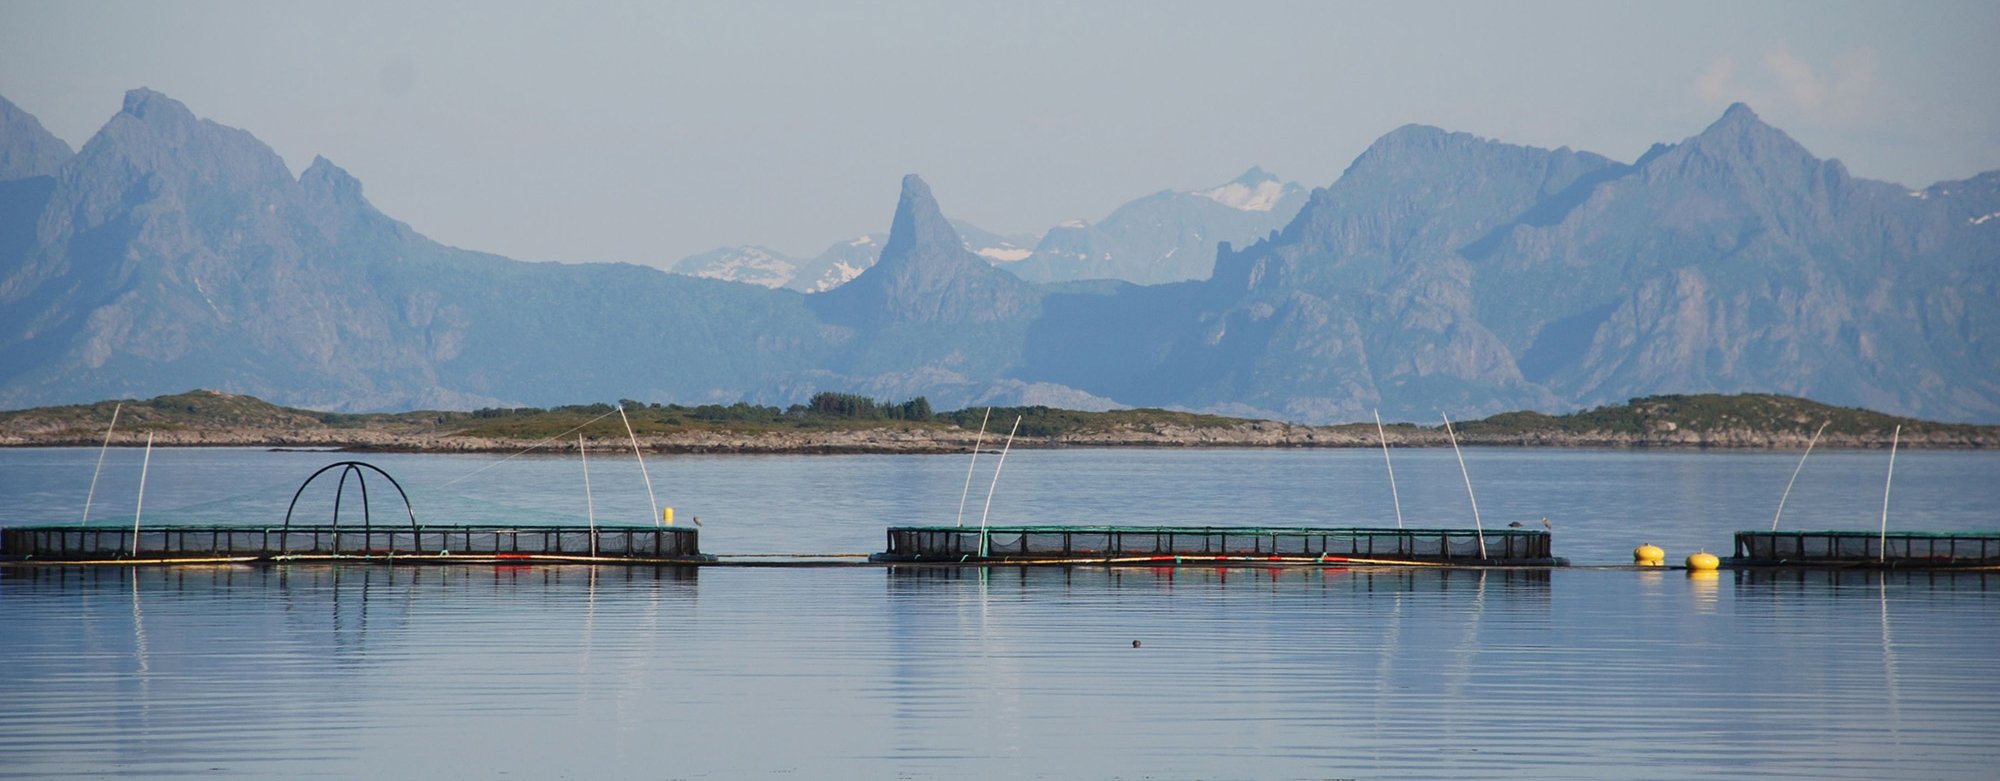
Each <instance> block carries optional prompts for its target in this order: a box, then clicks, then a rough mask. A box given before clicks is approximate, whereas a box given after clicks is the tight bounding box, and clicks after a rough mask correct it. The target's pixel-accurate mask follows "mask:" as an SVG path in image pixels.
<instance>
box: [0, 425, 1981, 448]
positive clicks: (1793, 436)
mask: <svg viewBox="0 0 2000 781" xmlns="http://www.w3.org/2000/svg"><path fill="white" fill-rule="evenodd" d="M148 433H151V434H152V436H153V444H155V445H157V446H161V447H266V448H314V449H322V448H323V449H335V450H343V451H354V452H405V453H511V452H514V451H518V450H521V449H524V448H527V447H529V446H531V445H539V448H540V449H543V450H547V451H549V452H556V453H561V452H575V451H576V449H577V444H576V442H575V440H573V439H559V440H552V441H541V442H539V443H537V442H536V441H533V440H524V439H512V438H502V437H481V436H468V435H463V434H457V433H453V432H450V431H442V430H422V429H414V428H410V427H395V428H384V429H373V428H336V427H298V428H256V427H230V428H176V429H166V430H153V431H150V432H147V431H130V430H126V431H118V432H116V433H115V434H114V435H113V436H112V438H111V444H112V445H114V446H118V447H134V446H143V445H144V444H145V443H146V436H147V434H148ZM1386 436H1387V439H1388V441H1389V444H1390V446H1392V447H1449V446H1450V441H1449V439H1447V437H1446V435H1445V433H1444V432H1443V431H1442V430H1437V429H1415V428H1411V427H1408V426H1396V427H1391V428H1390V429H1388V431H1387V432H1386ZM976 438H977V436H976V434H975V432H972V431H966V430H963V429H958V428H951V427H941V426H925V427H908V426H906V427H886V426H885V427H881V428H858V429H800V430H786V431H763V432H730V431H716V430H688V431H683V432H677V433H673V434H664V435H651V436H642V437H640V438H639V444H640V446H641V447H642V448H644V449H645V450H646V451H648V452H652V453H685V454H746V455H748V454H829V455H831V454H859V453H964V452H967V451H968V450H970V449H971V448H972V447H973V444H974V441H975V439H976ZM1808 439H1809V436H1808V435H1807V434H1803V433H1799V432H1794V431H1782V432H1763V431H1752V430H1747V429H1722V430H1712V431H1690V430H1686V429H1667V430H1655V431H1649V432H1645V433H1626V432H1584V433H1572V432H1528V433H1516V434H1490V433H1480V432H1477V431H1471V432H1461V433H1460V434H1459V443H1460V444H1461V445H1466V446H1473V447H1494V446H1501V447H1550V448H1620V449H1639V448H1668V449H1728V450H1800V449H1803V448H1805V446H1806V443H1807V441H1808ZM103 441H104V439H103V435H102V434H101V433H97V434H92V433H90V432H86V431H80V430H77V429H73V428H72V429H65V430H60V431H25V432H24V431H10V432H0V447H81V446H89V447H95V446H98V445H100V444H102V443H103ZM1379 444H1380V442H1379V440H1378V439H1377V437H1376V433H1375V430H1374V427H1373V426H1359V425H1345V426H1304V425H1296V424H1289V423H1280V422H1272V421H1257V422H1245V423H1242V424H1238V425H1234V426H1180V425H1171V424H1162V425H1145V426H1119V427H1112V428H1107V429H1103V430H1090V431H1081V432H1072V433H1065V434H1059V435H1055V436H1046V437H1031V436H1021V437H1016V438H1015V440H1014V447H1016V448H1029V449H1035V448H1204V447H1215V448H1323V447H1324V448H1348V447H1376V446H1378V445H1379ZM998 445H999V441H998V439H997V438H996V437H995V436H994V435H992V434H991V433H990V432H989V433H988V435H987V436H986V437H985V444H984V447H986V448H997V447H998ZM589 446H590V448H591V449H592V450H598V449H605V450H624V449H629V448H630V447H631V444H630V442H629V441H628V440H626V439H625V438H623V437H614V438H597V439H592V440H590V442H589ZM1888 446H1889V441H1888V438H1887V437H1880V436H1867V435H1859V436H1857V435H1847V434H1837V433H1832V432H1829V433H1828V434H1826V435H1825V436H1823V437H1821V439H1820V442H1819V444H1818V446H1817V447H1819V448H1822V449H1882V448H1887V447H1888ZM1900 446H1901V447H1903V448H1915V449H1935V450H1980V449H1987V448H1994V447H2000V430H1996V429H1993V428H1992V427H1982V428H1981V429H1978V430H1975V431H1971V432H1962V431H1951V432H1923V433H1908V434H1906V435H1905V436H1904V437H1903V438H1902V440H1901V444H1900Z"/></svg>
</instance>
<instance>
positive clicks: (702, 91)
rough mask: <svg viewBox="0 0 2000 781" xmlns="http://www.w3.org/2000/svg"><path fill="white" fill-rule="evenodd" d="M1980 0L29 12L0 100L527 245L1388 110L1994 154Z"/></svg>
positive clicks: (1616, 149) (657, 238)
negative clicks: (258, 143) (1745, 111)
mask: <svg viewBox="0 0 2000 781" xmlns="http://www.w3.org/2000/svg"><path fill="white" fill-rule="evenodd" d="M1995 32H2000V3H1992V2H1924V3H1887V2H1881V3H1852V2H1758V3H1739V2H1722V3H1716V2H1681V3H1622V2H1602V1H1597V2H1519V3H1512V2H1510V3H1469V2H1468V3H1428V2H1396V3H1373V4H1364V3H1334V2H1229V3H1219V2H1218V3H1173V2H1153V3H1137V2H1092V3H1068V2H1040V1H1039V0H1022V1H1017V2H1006V3H970V2H967V3H948V2H947V3H940V2H868V3H834V2H825V3H806V2H785V3H766V2H749V1H744V0H737V1H736V2H722V3H587V2H567V3H544V2H503V1H502V0H489V1H487V2H473V3H459V2H443V1H442V0H439V1H436V2H423V3H403V2H340V3H309V2H259V3H242V2H174V3H137V2H110V3H106V2H94V1H88V0H79V1H71V2H20V1H19V0H0V95H4V96H5V97H7V98H8V99H9V100H12V101H13V102H14V103H16V104H17V105H19V106H20V107H21V108H23V109H25V110H27V111H28V112H29V113H32V114H34V115H36V116H37V117H39V118H40V119H41V121H42V123H43V124H44V125H45V126H46V127H48V129H49V130H50V131H52V132H54V133H55V134H56V135H57V136H59V137H61V138H62V139H63V140H65V141H68V142H69V143H70V144H71V146H73V147H78V146H81V145H82V144H83V143H85V142H86V141H87V140H88V139H89V138H90V136H91V134H93V133H94V132H96V130H97V129H98V128H99V127H100V126H101V125H102V124H103V123H104V121H105V120H107V119H109V118H110V117H111V116H112V115H113V114H114V113H115V112H117V110H118V108H119V106H120V104H121V101H122V97H123V94H124V92H125V91H126V90H128V89H131V88H134V87H140V86H145V87H150V88H153V89H155V90H158V91H160V92H163V93H165V94H167V95H169V96H171V97H174V98H176V99H179V100H181V101H182V102H184V103H186V104H187V105H188V106H189V107H190V108H191V109H192V110H193V111H194V112H195V113H196V114H197V115H200V116H202V117H205V118H208V119H212V120H215V121H217V122H220V123H222V124H225V125H231V126H234V127H240V128H243V129H245V130H248V131H250V132H251V133H253V134H254V135H256V136H257V137H258V138H259V139H261V140H262V141H264V142H265V143H266V144H269V145H270V146H271V147H272V148H273V149H275V150H276V151H277V152H278V154H280V155H281V156H283V157H284V159H285V161H286V162H287V164H289V165H290V166H291V168H292V170H293V172H294V173H297V172H298V171H301V170H303V169H304V168H305V167H306V166H307V165H309V164H310V163H311V161H312V159H313V157H314V156H315V155H324V156H326V157H327V158H328V159H330V160H332V161H333V162H335V163H337V164H339V165H340V166H341V167H343V168H346V169H347V170H348V171H349V172H350V173H352V174H354V175H355V177H357V178H358V179H360V180H361V181H362V183H363V185H364V188H365V193H366V195H367V197H368V198H369V200H370V201H372V202H373V203H374V204H375V205H376V206H377V207H378V208H380V209H381V210H382V211H383V212H385V213H387V214H389V215H390V216H392V217H395V218H397V219H400V220H402V221H404V222H407V223H409V224H410V225H411V226H412V227H414V228H415V229H417V230H418V231H420V232H422V233H424V234H426V235H428V236H430V237H431V238H434V239H437V240H439V241H442V242H445V243H447V244H452V245H455V246H460V247H466V248H470V249H477V250H484V251H489V252H497V253H500V254H503V255H508V256H511V257H515V258H520V259H523V260H562V261H572V262H591V261H627V262H635V263H652V264H655V265H670V264H671V263H673V262H674V261H675V260H678V259H679V258H681V257H683V256H686V255H689V254H693V253H696V252H701V251H704V250H707V249H711V248H714V247H718V246H725V245H740V244H756V245H762V246H766V247H769V248H772V249H775V250H778V251H780V252H784V253H787V254H791V255H795V256H808V257H809V256H811V255H814V254H817V253H818V252H819V251H820V250H822V249H824V248H825V247H826V246H827V245H829V244H832V243H833V242H835V241H839V240H843V239H846V238H850V237H853V236H856V235H859V234H861V233H865V232H876V231H883V230H886V229H887V227H888V223H889V220H890V216H891V214H892V213H893V210H894V208H895V199H896V196H897V193H898V191H899V186H900V179H901V177H902V175H903V174H905V173H919V174H921V175H923V176H924V178H925V179H926V180H927V181H929V182H930V184H931V187H932V190H933V191H934V192H935V193H936V194H937V196H938V199H939V201H940V203H941V205H942V206H943V207H944V209H945V212H946V214H948V215H950V216H952V217H954V218H958V219H963V220H967V221H969V222H971V223H974V224H977V225H980V226H982V227H985V228H987V229H989V230H995V231H1000V232H1003V233H1021V234H1030V235H1036V236H1039V235H1040V234H1041V233H1042V232H1043V231H1045V230H1047V229H1048V228H1049V227H1050V226H1053V225H1055V224H1057V223H1058V222H1061V221H1063V220H1066V219H1070V218H1077V217H1080V218H1084V219H1087V220H1098V219H1101V218H1103V217H1104V216H1105V215H1107V214H1109V213H1110V212H1111V210H1112V209H1114V208H1116V207H1117V206H1119V205H1120V204H1122V203H1125V202H1127V201H1130V200H1132V199H1135V198H1138V197H1140V196H1143V195H1146V194H1149V193H1152V192H1157V191H1159V190H1163V189H1178V190H1188V189H1198V188H1204V187H1208V186H1212V185H1216V184H1220V183H1222V182H1225V181H1227V180H1229V179H1231V178H1233V177H1235V176H1236V175H1238V174H1240V173H1241V172H1242V171H1243V170H1244V169H1247V168H1249V167H1250V166H1252V165H1260V166H1263V167H1264V168H1266V169H1269V170H1271V171H1272V172H1274V173H1276V174H1278V175H1280V176H1282V177H1284V178H1287V179H1291V180H1296V181H1299V182H1301V183H1304V184H1306V185H1309V186H1314V187H1320V186H1325V185H1327V184H1330V183H1332V182H1333V181H1334V180H1335V179H1337V178H1339V176H1340V172H1341V171H1342V170H1343V169H1344V168H1345V167H1346V166H1347V164H1348V163H1349V162H1350V161H1352V160H1353V159H1354V157H1355V156H1357V155H1359V154H1360V153H1361V152H1362V151H1363V150H1364V149H1366V148H1367V146H1368V144H1369V143H1370V142H1372V141H1373V140H1374V139H1376V138H1377V137H1379V136H1381V135H1382V134H1384V133H1387V132H1388V131H1390V130H1393V129H1394V128H1396V127H1399V126H1401V125H1404V124H1409V123H1421V124H1429V125H1436V126H1439V127H1443V128H1446V129H1449V130H1459V131H1465V132H1470V133H1474V134H1477V135H1480V136H1484V137H1487V138H1493V139H1496V140H1502V141H1507V142H1512V143H1520V144H1531V145H1535V146H1545V147H1556V146H1569V147H1572V148H1576V149H1585V150H1589V151H1594V152H1598V153H1600V154H1604V155H1607V156H1609V157H1612V158H1614V159H1619V160H1626V161H1630V160H1632V159H1634V158H1636V157H1638V155H1639V154H1641V153H1642V152H1644V151H1645V150H1646V148H1647V147H1648V146H1650V145H1651V144H1653V143H1654V142H1659V141H1666V142H1673V141H1678V140H1680V139H1682V138H1685V137H1687V136H1690V135H1693V134H1695V133H1698V132H1700V131H1701V129H1702V128H1703V127H1705V126H1706V125H1707V124H1709V123H1710V122H1713V121H1714V120H1715V119H1716V118H1717V117H1719V116H1720V115H1721V113H1722V111H1723V109H1724V108H1725V107H1727V106H1728V104H1730V103H1732V102H1735V101H1744V102H1747V103H1749V104H1750V105H1751V106H1752V107H1753V108H1754V109H1756V110H1757V112H1758V113H1759V115H1761V116H1762V117H1763V118H1764V120H1765V121H1766V122H1769V123H1771V124H1773V125H1775V126H1777V127H1779V128H1781V129H1783V130H1785V131H1786V132H1788V133H1790V134H1791V135H1792V136H1793V137H1794V138H1797V139H1798V140H1799V141H1800V142H1801V143H1803V144H1805V145H1806V147H1807V148H1808V149H1811V150H1812V151H1813V152H1814V153H1816V154H1818V155H1820V156H1822V157H1834V158H1839V159H1840V160H1842V161H1843V162H1844V163H1846V165H1847V166H1848V169H1849V170H1850V171H1852V172H1853V173H1855V174H1856V175H1859V176H1863V177H1867V178H1871V179H1883V180H1889V181H1894V182H1899V183H1902V184H1906V185H1911V186H1923V185H1928V184H1930V183H1932V182H1934V181H1939V180H1948V179H1961V178H1966V177H1969V176H1972V175H1974V174H1977V173H1980V172H1982V171H1988V170H1994V169H2000V88H1996V81H1995V78H1996V75H2000V46H1995V45H1994V42H1993V36H1994V34H1995Z"/></svg>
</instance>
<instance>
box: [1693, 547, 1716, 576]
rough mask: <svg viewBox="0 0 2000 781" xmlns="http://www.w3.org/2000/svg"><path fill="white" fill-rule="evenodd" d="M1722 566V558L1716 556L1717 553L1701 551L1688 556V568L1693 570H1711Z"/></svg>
mask: <svg viewBox="0 0 2000 781" xmlns="http://www.w3.org/2000/svg"><path fill="white" fill-rule="evenodd" d="M1720 566H1722V560H1721V559H1718V558H1716V557H1715V554H1713V553H1709V552H1708V551H1699V552H1697V553H1695V554H1693V555H1691V556H1688V570H1689V571H1692V572H1711V571H1714V570H1715V568H1716V567H1720Z"/></svg>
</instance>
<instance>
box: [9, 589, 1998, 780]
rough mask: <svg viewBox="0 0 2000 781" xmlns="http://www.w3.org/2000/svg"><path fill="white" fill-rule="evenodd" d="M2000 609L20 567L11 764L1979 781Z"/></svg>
mask: <svg viewBox="0 0 2000 781" xmlns="http://www.w3.org/2000/svg"><path fill="white" fill-rule="evenodd" d="M1996 615H2000V575H1996V574H1957V575H1946V574H1938V575H1927V574H1904V573H1899V574H1889V575H1873V574H1860V573H1825V572H1808V573H1786V574H1749V573H1743V574H1737V573H1724V574H1723V575H1722V576H1721V577H1720V578H1718V579H1716V580H1692V579H1689V578H1688V577H1686V576H1684V575H1682V574H1680V573H1674V572H1652V573H1634V572H1611V571H1557V572H1514V571H1487V572H1477V571H1454V570H1390V569H1382V570H1339V569H1328V570H1259V569H1143V568H1141V569H1118V570H1105V569H1068V570H1065V569H1022V568H993V569H986V570H981V569H950V568H922V567H903V568H891V569H875V568H864V569H834V570H826V569H814V570H739V569H707V570H701V571H695V570H690V569H682V568H649V567H607V568H595V567H580V566H569V567H500V568H495V567H460V566H439V567H393V568H392V567H367V566H290V567H268V568H252V567H218V568H204V569H157V568H155V569H122V568H97V569H90V568H62V567H55V568H34V569H21V568H14V569H4V570H0V625H4V626H5V627H7V631H5V632H4V633H0V658H4V659H5V660H6V662H7V666H8V679H9V684H8V691H7V699H8V707H7V708H5V709H0V777H11V778H60V777H101V776H110V775H118V776H132V777H173V776H216V775H236V776H251V777H258V776H274V775H286V776H328V777H353V776H360V775H368V776H378V777H408V778H417V777H436V776H459V777H462V776H481V777H492V776H498V775H501V774H511V775H514V776H518V777H597V776H606V775H610V776H629V775H641V774H643V775H657V776H663V777H688V778H730V777H741V776H745V775H774V774H783V775H793V776H797V777H807V776H810V777H852V778H879V777H885V776H907V777H956V776H964V775H966V774H967V773H968V772H977V773H978V774H980V775H990V776H1001V777H1026V778H1071V777H1106V778H1116V777H1125V778H1143V777H1154V778H1179V777H1204V778H1228V777H1240V778H1286V777H1298V778H1324V777H1345V778H1398V777H1407V778H1417V777H1436V776H1447V775H1448V776H1508V777H1535V778H1614V777H1659V776H1662V775H1674V776H1685V777H1714V778H1725V777H1744V776H1749V775H1755V776H1766V777H1800V778H1806V777H1811V778H1829V777H1844V778H1881V777H1911V776H1921V777H1945V778H1982V777H1987V776H1988V767H1987V764H1988V763H1989V762H1990V759H1991V747H1992V745H1993V739H1994V738H1995V736H1996V735H2000V706H1996V704H1995V703H1996V702H2000V697H1996V696H1995V695H1996V694H2000V691H1996V684H1995V682H1994V679H1993V677H1992V676H1991V675H1989V674H1987V672H1988V671H1987V670H1986V669H1985V668H1986V667H1989V666H1990V662H1991V659H1992V650H1993V649H1994V648H1996V647H2000V622H1996V620H1995V618H1994V617H1995V616H1996ZM1134 640H1138V641H1141V643H1140V646H1139V647H1133V645H1132V641H1134Z"/></svg>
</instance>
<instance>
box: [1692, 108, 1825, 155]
mask: <svg viewBox="0 0 2000 781" xmlns="http://www.w3.org/2000/svg"><path fill="white" fill-rule="evenodd" d="M1685 145H1686V146H1704V147H1717V146H1723V145H1727V146H1735V147H1744V146H1746V145H1758V146H1764V147H1766V148H1767V149H1769V150H1770V151H1777V150H1785V151H1791V152H1796V153H1797V154H1800V155H1804V156H1807V157H1810V156H1812V153H1811V152H1808V151H1806V148H1805V147H1804V146H1801V145H1800V144H1799V142H1797V141H1795V140H1793V139H1792V137H1791V136H1790V135H1789V134H1787V133H1785V131H1783V130H1779V129H1777V128H1775V127H1772V126H1771V125H1770V124H1768V123H1766V122H1764V120H1763V119H1762V118H1760V117H1758V116H1757V112H1755V111H1752V110H1751V109H1750V106H1748V105H1746V104H1743V103H1731V104H1729V108H1727V109H1725V110H1723V112H1722V116H1721V117H1720V118H1717V119H1716V120H1715V121H1714V122H1712V123H1710V124H1709V126H1708V127H1707V128H1704V129H1703V130H1702V131H1701V133H1700V134H1698V135H1696V136H1695V137H1693V138H1690V139H1688V143H1687V144H1685Z"/></svg>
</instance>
